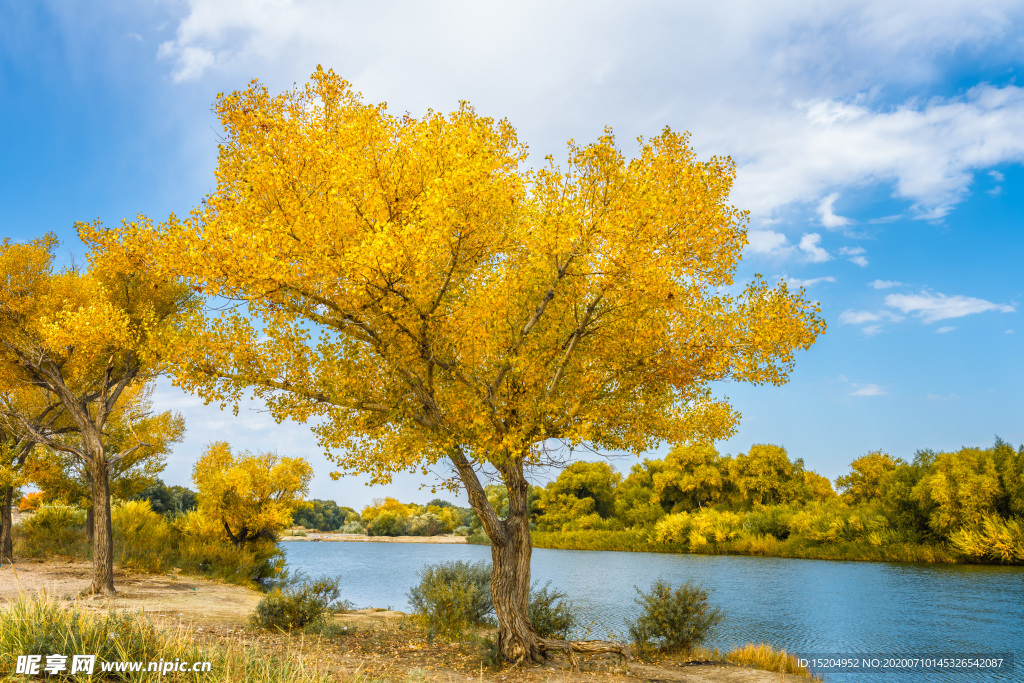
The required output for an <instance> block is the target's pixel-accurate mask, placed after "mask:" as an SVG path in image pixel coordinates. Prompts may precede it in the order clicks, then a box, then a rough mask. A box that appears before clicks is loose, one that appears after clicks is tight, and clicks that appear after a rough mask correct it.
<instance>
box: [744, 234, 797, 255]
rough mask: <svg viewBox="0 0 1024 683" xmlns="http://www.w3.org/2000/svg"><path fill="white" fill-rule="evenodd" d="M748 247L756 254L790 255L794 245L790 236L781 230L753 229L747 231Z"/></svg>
mask: <svg viewBox="0 0 1024 683" xmlns="http://www.w3.org/2000/svg"><path fill="white" fill-rule="evenodd" d="M747 249H748V250H749V251H750V252H751V253H754V254H767V255H769V256H789V255H790V254H791V253H793V245H791V244H790V243H789V238H788V237H786V236H785V235H783V234H782V233H781V232H775V231H773V230H751V231H750V232H748V233H747Z"/></svg>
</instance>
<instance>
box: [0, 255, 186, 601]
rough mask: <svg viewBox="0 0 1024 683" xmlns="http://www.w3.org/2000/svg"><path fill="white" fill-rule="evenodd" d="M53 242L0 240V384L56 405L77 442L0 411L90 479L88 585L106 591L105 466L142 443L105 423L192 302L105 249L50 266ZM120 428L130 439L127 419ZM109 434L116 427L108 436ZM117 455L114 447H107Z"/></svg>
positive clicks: (147, 373) (155, 363) (151, 368)
mask: <svg viewBox="0 0 1024 683" xmlns="http://www.w3.org/2000/svg"><path fill="white" fill-rule="evenodd" d="M56 246H57V243H56V240H55V239H53V238H52V236H48V237H46V238H43V239H40V240H35V241H33V242H30V243H26V244H18V243H13V242H11V241H10V240H6V239H5V240H4V241H3V242H2V243H0V276H2V277H3V279H4V283H5V284H6V285H7V286H6V287H4V288H3V289H2V290H0V375H2V376H3V378H4V379H3V384H5V385H10V386H15V387H17V388H20V389H21V390H24V391H30V392H37V393H39V394H42V395H44V396H46V397H48V400H49V401H52V402H54V403H59V405H60V408H61V410H62V411H63V413H64V415H65V417H64V418H63V419H66V420H67V421H68V423H69V424H70V426H71V427H72V428H73V430H74V432H75V434H76V436H75V438H74V439H68V438H64V436H62V435H60V434H53V433H50V432H47V431H46V430H43V429H40V428H39V424H38V423H35V422H34V421H33V420H32V419H31V413H28V414H26V413H25V412H24V411H23V410H21V409H20V408H19V404H18V403H17V402H6V403H4V404H3V405H0V413H3V415H4V417H5V419H6V420H8V421H9V422H11V423H13V424H17V425H18V426H19V428H20V429H23V430H24V431H25V433H26V434H27V435H28V437H29V438H31V440H33V441H34V442H36V443H38V444H42V445H45V446H48V447H50V448H52V449H54V450H57V451H61V452H64V453H67V454H69V455H70V456H72V457H74V458H76V459H77V460H78V461H79V462H81V463H82V464H83V466H84V468H85V469H86V470H87V471H88V472H89V473H90V475H91V481H90V489H91V490H90V498H91V502H92V511H93V528H94V530H95V534H94V538H93V580H92V585H91V587H90V590H91V591H92V592H96V593H109V592H113V591H114V573H113V540H112V537H111V527H110V485H109V478H108V473H109V469H110V468H111V467H112V466H113V465H114V464H115V463H117V462H118V461H120V460H122V459H124V458H126V457H128V456H130V455H131V454H132V453H134V452H135V451H137V450H138V449H139V448H142V447H144V445H145V444H144V442H142V441H141V440H139V439H138V437H137V435H133V436H134V438H132V439H131V440H130V441H128V440H125V439H121V440H120V442H118V439H117V438H113V439H112V436H114V435H113V434H111V430H110V429H109V428H108V420H109V419H110V417H111V415H112V414H114V412H115V410H116V408H117V406H118V404H119V403H120V402H121V401H122V399H124V398H126V396H127V394H126V392H127V393H128V394H130V393H131V387H133V386H136V385H139V384H145V383H146V382H147V381H148V380H150V379H152V378H153V377H154V376H155V375H157V374H159V373H160V372H161V371H162V370H163V367H164V364H163V359H162V357H161V355H160V349H161V348H163V345H162V343H160V339H161V337H163V336H164V335H166V334H167V333H168V332H170V331H171V330H172V329H173V328H174V327H175V326H176V325H177V324H178V319H179V316H180V315H181V314H182V313H183V312H185V311H186V310H187V309H188V308H189V307H190V306H191V305H192V302H193V297H192V293H191V292H190V290H188V288H187V287H184V286H182V285H181V284H179V283H177V282H175V281H172V280H161V279H157V278H156V277H154V276H153V273H152V272H151V271H148V270H146V269H144V268H138V267H136V265H134V264H131V263H128V262H127V261H125V260H124V259H123V258H120V257H119V256H118V255H117V254H116V253H112V252H110V251H109V250H108V251H105V252H103V253H98V252H93V253H90V254H89V264H88V268H86V269H77V268H66V269H61V270H56V269H54V267H53V252H54V250H55V248H56ZM122 427H123V430H127V432H129V433H132V432H133V430H134V427H133V425H132V421H131V420H128V421H127V422H126V423H125V424H123V425H122ZM115 431H116V430H115ZM115 448H116V450H115Z"/></svg>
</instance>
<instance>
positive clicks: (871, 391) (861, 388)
mask: <svg viewBox="0 0 1024 683" xmlns="http://www.w3.org/2000/svg"><path fill="white" fill-rule="evenodd" d="M853 386H854V387H855V389H854V391H853V392H851V393H850V396H885V395H886V394H888V393H889V392H887V391H886V390H885V389H884V388H882V387H881V386H880V385H878V384H854V385H853Z"/></svg>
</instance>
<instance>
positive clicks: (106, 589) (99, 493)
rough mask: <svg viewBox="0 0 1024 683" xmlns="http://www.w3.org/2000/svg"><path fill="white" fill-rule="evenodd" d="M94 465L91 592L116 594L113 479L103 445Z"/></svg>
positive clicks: (94, 460)
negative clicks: (111, 521) (111, 520)
mask: <svg viewBox="0 0 1024 683" xmlns="http://www.w3.org/2000/svg"><path fill="white" fill-rule="evenodd" d="M99 447H100V449H101V450H100V453H99V457H96V456H94V459H93V462H92V463H91V465H92V467H91V470H92V523H93V542H92V567H93V576H92V585H91V586H89V593H93V594H95V593H114V592H115V590H114V535H113V530H112V529H111V525H110V482H109V481H108V480H107V463H106V459H105V458H104V457H103V451H102V448H103V446H102V445H100V446H99Z"/></svg>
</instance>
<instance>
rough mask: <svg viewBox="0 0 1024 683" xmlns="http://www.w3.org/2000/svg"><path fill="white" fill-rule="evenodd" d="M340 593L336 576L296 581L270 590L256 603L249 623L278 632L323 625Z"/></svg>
mask: <svg viewBox="0 0 1024 683" xmlns="http://www.w3.org/2000/svg"><path fill="white" fill-rule="evenodd" d="M340 595H341V590H340V589H339V588H338V579H331V578H328V577H326V576H324V577H321V578H319V579H316V580H314V581H310V580H299V581H297V582H295V583H291V584H289V585H286V586H283V587H279V588H275V589H274V590H272V591H270V592H269V593H268V594H267V595H266V597H264V598H263V599H262V600H260V602H259V604H258V605H256V611H255V612H253V615H252V617H251V618H250V620H249V623H250V624H251V625H252V626H253V627H254V628H257V629H263V630H279V631H291V630H293V629H298V628H304V627H306V626H309V625H317V624H322V623H323V621H324V618H325V616H326V614H327V612H328V611H330V610H334V609H337V608H338V607H339V606H340V604H339V602H338V598H339V596H340Z"/></svg>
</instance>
